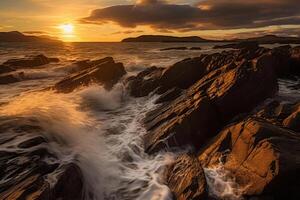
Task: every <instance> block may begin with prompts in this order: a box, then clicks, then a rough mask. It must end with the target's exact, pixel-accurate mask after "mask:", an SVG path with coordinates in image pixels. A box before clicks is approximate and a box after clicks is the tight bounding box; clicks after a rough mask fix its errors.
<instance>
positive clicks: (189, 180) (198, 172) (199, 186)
mask: <svg viewBox="0 0 300 200" xmlns="http://www.w3.org/2000/svg"><path fill="white" fill-rule="evenodd" d="M166 182H167V185H168V186H169V188H170V190H171V191H172V192H173V194H174V196H175V197H176V199H177V200H201V199H203V200H204V199H205V200H206V199H207V191H206V180H205V175H204V172H203V170H202V167H201V164H200V162H199V161H198V160H197V157H195V156H192V155H188V154H184V155H181V156H179V157H178V158H177V159H176V161H175V162H174V163H173V164H172V165H170V166H169V167H168V168H167V169H166Z"/></svg>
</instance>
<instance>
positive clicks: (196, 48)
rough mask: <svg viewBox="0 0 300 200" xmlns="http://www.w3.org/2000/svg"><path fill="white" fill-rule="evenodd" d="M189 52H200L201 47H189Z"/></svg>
mask: <svg viewBox="0 0 300 200" xmlns="http://www.w3.org/2000/svg"><path fill="white" fill-rule="evenodd" d="M190 50H202V49H201V47H191V48H190Z"/></svg>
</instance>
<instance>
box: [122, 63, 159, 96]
mask: <svg viewBox="0 0 300 200" xmlns="http://www.w3.org/2000/svg"><path fill="white" fill-rule="evenodd" d="M162 71H163V68H158V67H150V68H148V69H146V70H144V71H142V72H140V73H139V74H138V75H137V76H132V77H129V78H128V79H127V80H126V82H127V83H126V88H127V89H128V91H129V93H130V95H131V96H134V97H143V96H147V95H148V94H150V93H151V92H152V91H154V90H155V89H156V88H157V87H159V82H160V80H159V79H160V76H161V74H162Z"/></svg>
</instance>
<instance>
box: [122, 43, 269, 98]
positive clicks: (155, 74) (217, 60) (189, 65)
mask: <svg viewBox="0 0 300 200" xmlns="http://www.w3.org/2000/svg"><path fill="white" fill-rule="evenodd" d="M266 52H268V50H267V49H265V48H257V49H243V50H239V51H228V52H222V53H215V54H211V55H206V54H203V55H201V56H199V57H195V58H188V59H184V60H182V61H180V62H177V63H175V64H174V65H172V66H170V67H168V68H166V69H164V70H163V69H162V68H158V69H156V70H155V69H154V68H150V69H146V70H145V71H144V72H141V73H140V74H138V75H137V76H135V77H131V78H129V79H128V80H127V82H128V85H129V87H127V89H128V90H129V93H130V94H131V95H132V96H136V97H141V96H147V95H148V94H149V93H151V92H154V90H155V93H157V94H163V93H165V92H166V91H168V90H170V89H172V88H174V87H177V88H179V89H187V88H189V87H190V86H192V85H193V84H194V83H196V82H197V81H198V80H200V79H201V78H202V77H203V76H205V75H206V74H208V73H209V72H211V71H213V70H216V69H218V68H220V67H222V66H224V65H227V64H230V63H234V62H235V61H236V62H241V61H243V60H244V59H247V60H250V59H254V58H257V57H259V56H261V55H262V54H264V53H266ZM149 72H151V73H150V74H151V75H148V73H149ZM143 77H144V78H143Z"/></svg>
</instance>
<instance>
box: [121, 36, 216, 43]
mask: <svg viewBox="0 0 300 200" xmlns="http://www.w3.org/2000/svg"><path fill="white" fill-rule="evenodd" d="M122 42H214V41H213V40H206V39H203V38H201V37H198V36H190V37H174V36H166V35H141V36H139V37H135V38H125V39H123V40H122Z"/></svg>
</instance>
